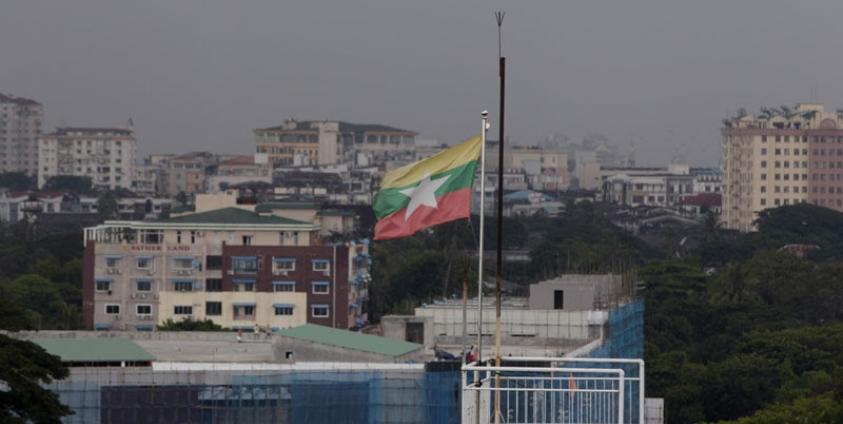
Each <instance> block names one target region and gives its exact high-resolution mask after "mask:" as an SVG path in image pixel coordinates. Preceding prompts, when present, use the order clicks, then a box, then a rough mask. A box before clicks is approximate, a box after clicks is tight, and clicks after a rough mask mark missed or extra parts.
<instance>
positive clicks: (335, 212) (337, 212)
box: [319, 209, 355, 216]
mask: <svg viewBox="0 0 843 424" xmlns="http://www.w3.org/2000/svg"><path fill="white" fill-rule="evenodd" d="M319 215H324V216H354V215H355V214H354V211H350V210H348V209H322V210H321V211H319Z"/></svg>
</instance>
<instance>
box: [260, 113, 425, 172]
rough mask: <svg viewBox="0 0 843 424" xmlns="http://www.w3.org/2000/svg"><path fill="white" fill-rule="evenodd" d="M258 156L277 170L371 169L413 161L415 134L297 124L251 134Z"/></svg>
mask: <svg viewBox="0 0 843 424" xmlns="http://www.w3.org/2000/svg"><path fill="white" fill-rule="evenodd" d="M254 133H255V141H256V144H257V153H264V154H267V155H268V156H269V160H270V161H271V162H272V163H273V164H274V166H276V167H288V166H306V165H330V164H349V165H351V166H354V167H357V166H363V167H365V166H370V165H371V164H379V163H384V162H387V161H392V160H412V158H413V152H414V149H415V137H416V135H417V134H416V133H415V132H412V131H407V130H402V129H399V128H394V127H389V126H386V125H378V124H353V123H349V122H343V121H296V120H293V119H288V120H286V121H284V123H283V124H281V125H278V126H274V127H269V128H259V129H256V130H255V131H254Z"/></svg>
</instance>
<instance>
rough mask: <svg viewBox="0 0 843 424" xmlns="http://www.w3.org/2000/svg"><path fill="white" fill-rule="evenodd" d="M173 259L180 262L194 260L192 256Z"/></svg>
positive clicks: (174, 257)
mask: <svg viewBox="0 0 843 424" xmlns="http://www.w3.org/2000/svg"><path fill="white" fill-rule="evenodd" d="M173 259H175V260H181V261H192V260H194V259H196V258H194V257H193V256H173Z"/></svg>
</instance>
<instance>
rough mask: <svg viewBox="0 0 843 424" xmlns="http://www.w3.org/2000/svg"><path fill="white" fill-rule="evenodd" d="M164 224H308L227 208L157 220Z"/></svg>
mask: <svg viewBox="0 0 843 424" xmlns="http://www.w3.org/2000/svg"><path fill="white" fill-rule="evenodd" d="M156 222H160V223H165V224H170V223H172V224H265V225H278V224H286V225H307V224H308V223H306V222H302V221H296V220H295V219H290V218H284V217H280V216H262V215H258V214H257V213H255V212H252V211H247V210H245V209H240V208H235V207H229V208H223V209H216V210H212V211H207V212H199V213H192V214H189V215H182V216H176V217H172V218H164V219H159V220H158V221H156Z"/></svg>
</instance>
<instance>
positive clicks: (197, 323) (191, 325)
mask: <svg viewBox="0 0 843 424" xmlns="http://www.w3.org/2000/svg"><path fill="white" fill-rule="evenodd" d="M223 330H225V328H223V327H221V326H220V325H219V324H217V323H215V322H214V321H212V320H210V319H205V320H194V319H192V318H190V317H188V318H185V319H183V320H181V321H178V322H176V321H173V320H172V319H169V318H168V319H167V320H166V321H164V323H163V324H161V325H159V326H158V331H223Z"/></svg>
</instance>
